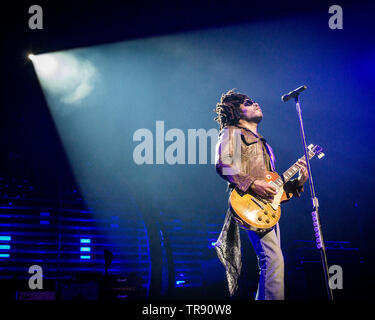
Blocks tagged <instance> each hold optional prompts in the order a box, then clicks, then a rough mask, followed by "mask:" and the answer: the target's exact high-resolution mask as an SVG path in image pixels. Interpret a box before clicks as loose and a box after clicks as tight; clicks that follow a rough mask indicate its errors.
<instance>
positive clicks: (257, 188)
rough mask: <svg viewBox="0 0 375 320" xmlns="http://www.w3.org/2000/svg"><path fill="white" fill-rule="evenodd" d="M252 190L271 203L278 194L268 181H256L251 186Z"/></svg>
mask: <svg viewBox="0 0 375 320" xmlns="http://www.w3.org/2000/svg"><path fill="white" fill-rule="evenodd" d="M251 190H253V191H254V192H255V193H257V194H259V195H260V196H261V197H262V198H264V199H266V200H269V201H272V200H273V197H274V195H275V194H276V189H275V187H273V186H271V185H269V184H268V183H267V182H266V180H255V181H254V182H253V184H252V185H251Z"/></svg>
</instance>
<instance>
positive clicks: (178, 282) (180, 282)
mask: <svg viewBox="0 0 375 320" xmlns="http://www.w3.org/2000/svg"><path fill="white" fill-rule="evenodd" d="M184 283H185V280H177V281H176V285H177V286H180V285H182V284H184Z"/></svg>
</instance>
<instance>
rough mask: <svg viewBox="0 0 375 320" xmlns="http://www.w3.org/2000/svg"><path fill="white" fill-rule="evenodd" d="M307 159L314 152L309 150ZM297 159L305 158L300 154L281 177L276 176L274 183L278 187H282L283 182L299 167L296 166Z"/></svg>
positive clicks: (312, 155)
mask: <svg viewBox="0 0 375 320" xmlns="http://www.w3.org/2000/svg"><path fill="white" fill-rule="evenodd" d="M308 154H309V160H310V159H311V158H312V157H314V155H315V153H314V152H311V151H309V153H308ZM299 160H305V156H302V157H301V158H299V159H298V160H297V161H296V162H295V163H294V164H293V165H292V166H291V167H290V168H289V169H288V170H286V171H285V172H284V173H283V174H282V176H281V177H279V178H277V179H276V180H275V181H274V183H275V184H276V185H277V186H278V187H282V186H283V185H284V184H285V183H287V182H288V181H289V180H290V179H291V178H292V177H293V176H294V175H295V174H296V173H297V172H298V170H299V167H298V166H297V162H298V161H299Z"/></svg>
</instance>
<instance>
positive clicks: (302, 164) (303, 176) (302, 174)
mask: <svg viewBox="0 0 375 320" xmlns="http://www.w3.org/2000/svg"><path fill="white" fill-rule="evenodd" d="M297 166H298V167H299V175H298V185H299V186H303V185H304V184H305V182H306V181H307V180H308V179H309V174H308V172H307V164H306V161H305V160H298V162H297Z"/></svg>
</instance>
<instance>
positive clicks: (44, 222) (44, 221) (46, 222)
mask: <svg viewBox="0 0 375 320" xmlns="http://www.w3.org/2000/svg"><path fill="white" fill-rule="evenodd" d="M40 224H49V221H47V220H40Z"/></svg>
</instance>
